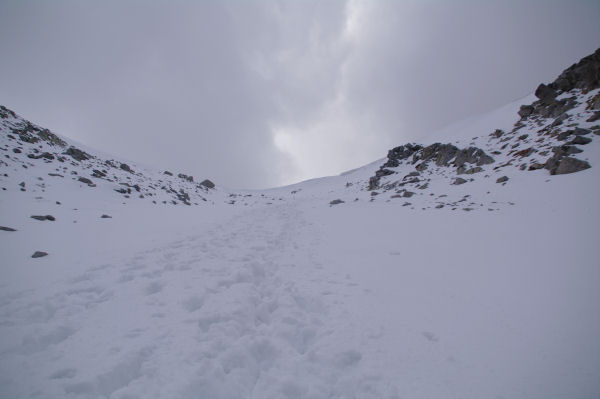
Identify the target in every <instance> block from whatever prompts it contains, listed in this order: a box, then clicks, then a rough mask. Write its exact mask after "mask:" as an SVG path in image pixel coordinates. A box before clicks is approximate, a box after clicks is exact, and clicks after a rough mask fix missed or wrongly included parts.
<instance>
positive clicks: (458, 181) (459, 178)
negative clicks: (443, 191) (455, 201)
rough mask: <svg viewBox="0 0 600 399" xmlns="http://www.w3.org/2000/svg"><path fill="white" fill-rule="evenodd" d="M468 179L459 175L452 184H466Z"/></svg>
mask: <svg viewBox="0 0 600 399" xmlns="http://www.w3.org/2000/svg"><path fill="white" fill-rule="evenodd" d="M466 182H467V181H466V180H465V179H463V178H461V177H457V178H456V179H454V182H452V184H454V185H456V186H458V185H459V184H465V183H466Z"/></svg>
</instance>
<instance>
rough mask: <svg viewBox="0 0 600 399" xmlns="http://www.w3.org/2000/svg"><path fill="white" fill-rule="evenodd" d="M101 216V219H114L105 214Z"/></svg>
mask: <svg viewBox="0 0 600 399" xmlns="http://www.w3.org/2000/svg"><path fill="white" fill-rule="evenodd" d="M100 218H101V219H112V216H110V215H106V214H104V215H102V216H100Z"/></svg>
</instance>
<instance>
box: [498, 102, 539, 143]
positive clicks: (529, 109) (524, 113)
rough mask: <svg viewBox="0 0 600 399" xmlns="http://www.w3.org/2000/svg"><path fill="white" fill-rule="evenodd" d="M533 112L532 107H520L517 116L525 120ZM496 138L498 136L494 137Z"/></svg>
mask: <svg viewBox="0 0 600 399" xmlns="http://www.w3.org/2000/svg"><path fill="white" fill-rule="evenodd" d="M533 110H534V108H533V105H521V108H520V109H519V112H518V114H519V116H520V117H521V119H525V118H527V117H528V116H529V115H531V114H532V113H533ZM496 137H500V136H496Z"/></svg>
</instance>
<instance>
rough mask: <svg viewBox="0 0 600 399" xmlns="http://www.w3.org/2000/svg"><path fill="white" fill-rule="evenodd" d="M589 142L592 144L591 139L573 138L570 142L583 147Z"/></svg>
mask: <svg viewBox="0 0 600 399" xmlns="http://www.w3.org/2000/svg"><path fill="white" fill-rule="evenodd" d="M591 142H592V139H591V138H589V137H583V136H575V138H574V139H573V140H572V141H571V144H580V145H585V144H589V143H591Z"/></svg>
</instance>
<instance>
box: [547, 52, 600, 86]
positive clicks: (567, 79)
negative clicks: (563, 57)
mask: <svg viewBox="0 0 600 399" xmlns="http://www.w3.org/2000/svg"><path fill="white" fill-rule="evenodd" d="M552 86H553V87H554V88H556V89H559V90H562V91H569V90H572V89H575V88H577V89H582V90H583V91H584V92H589V91H591V90H594V89H596V88H598V87H600V49H598V50H596V51H595V52H594V53H593V54H591V55H588V56H587V57H584V58H582V59H581V60H580V61H579V62H578V63H576V64H574V65H571V66H570V67H569V68H567V69H566V70H565V71H563V73H561V74H560V76H559V77H558V78H557V79H556V80H555V81H554V82H553V83H552Z"/></svg>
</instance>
